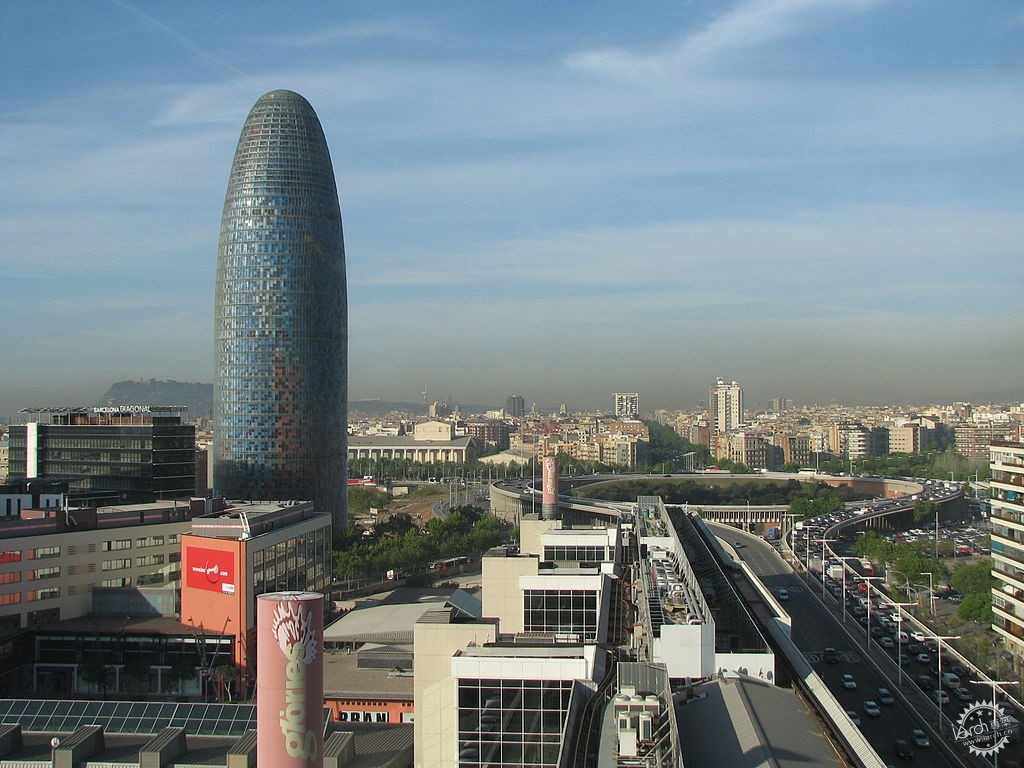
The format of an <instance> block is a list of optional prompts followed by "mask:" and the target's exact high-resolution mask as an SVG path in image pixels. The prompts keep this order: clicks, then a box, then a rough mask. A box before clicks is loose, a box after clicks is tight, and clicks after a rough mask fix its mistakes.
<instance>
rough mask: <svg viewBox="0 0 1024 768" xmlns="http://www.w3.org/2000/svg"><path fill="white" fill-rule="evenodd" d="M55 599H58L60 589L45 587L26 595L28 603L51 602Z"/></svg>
mask: <svg viewBox="0 0 1024 768" xmlns="http://www.w3.org/2000/svg"><path fill="white" fill-rule="evenodd" d="M55 597H60V587H46V588H45V589H36V590H33V591H31V592H29V593H28V599H29V602H32V601H33V600H52V599H53V598H55Z"/></svg>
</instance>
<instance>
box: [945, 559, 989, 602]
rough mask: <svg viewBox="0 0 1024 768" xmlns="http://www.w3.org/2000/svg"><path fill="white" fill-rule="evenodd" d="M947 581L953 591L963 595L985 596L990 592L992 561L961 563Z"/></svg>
mask: <svg viewBox="0 0 1024 768" xmlns="http://www.w3.org/2000/svg"><path fill="white" fill-rule="evenodd" d="M949 581H950V584H952V585H953V589H955V590H957V591H958V592H962V593H964V594H965V595H987V594H989V593H990V592H991V591H992V561H991V560H987V559H986V560H981V561H979V562H977V563H971V564H968V563H961V564H960V565H958V566H957V567H956V568H954V569H953V575H952V576H951V577H950V579H949ZM965 601H966V598H965ZM961 605H963V603H961Z"/></svg>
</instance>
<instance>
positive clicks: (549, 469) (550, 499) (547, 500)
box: [540, 456, 558, 520]
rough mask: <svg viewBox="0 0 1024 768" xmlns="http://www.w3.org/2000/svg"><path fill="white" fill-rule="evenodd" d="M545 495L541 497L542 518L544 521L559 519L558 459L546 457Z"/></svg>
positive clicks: (544, 474) (544, 466)
mask: <svg viewBox="0 0 1024 768" xmlns="http://www.w3.org/2000/svg"><path fill="white" fill-rule="evenodd" d="M543 468H544V473H543V481H544V488H543V491H544V495H543V496H541V506H540V517H541V519H542V520H556V519H557V518H558V458H557V457H556V456H545V457H544V465H543Z"/></svg>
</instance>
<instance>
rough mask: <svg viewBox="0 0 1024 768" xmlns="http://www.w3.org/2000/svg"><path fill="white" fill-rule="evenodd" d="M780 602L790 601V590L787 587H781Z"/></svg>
mask: <svg viewBox="0 0 1024 768" xmlns="http://www.w3.org/2000/svg"><path fill="white" fill-rule="evenodd" d="M779 600H782V601H783V602H785V601H786V600H789V590H788V589H786V588H785V587H779Z"/></svg>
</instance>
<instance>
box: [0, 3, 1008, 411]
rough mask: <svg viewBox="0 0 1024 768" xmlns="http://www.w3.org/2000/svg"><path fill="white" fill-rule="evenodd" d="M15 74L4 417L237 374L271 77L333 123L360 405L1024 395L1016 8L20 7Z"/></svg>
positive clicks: (7, 26)
mask: <svg viewBox="0 0 1024 768" xmlns="http://www.w3.org/2000/svg"><path fill="white" fill-rule="evenodd" d="M0 71H2V72H4V78H3V80H4V99H3V102H2V103H0V179H2V180H3V183H2V184H0V259H2V264H3V266H4V269H3V277H4V279H3V280H2V281H0V300H2V301H3V305H4V307H5V310H6V311H5V313H4V319H5V322H4V326H5V327H4V333H3V337H4V343H3V347H2V348H3V349H4V351H5V354H4V366H3V369H2V371H0V417H2V416H4V415H9V414H11V413H13V412H14V411H15V410H17V409H18V408H22V407H25V406H33V405H54V404H61V405H63V404H78V403H85V402H90V401H91V400H93V399H95V398H97V397H98V396H99V395H100V394H102V392H103V391H104V390H105V389H106V387H107V386H108V385H109V384H110V383H112V382H114V381H117V380H121V379H129V378H174V379H178V380H180V381H212V376H213V374H212V369H213V352H212V343H213V342H212V338H213V331H212V304H213V285H214V268H215V261H216V249H217V235H218V230H219V221H220V213H221V206H222V204H223V197H224V192H225V189H226V185H227V178H228V172H229V169H230V164H231V158H232V154H233V152H234V147H235V143H236V141H237V139H238V133H239V131H240V129H241V126H242V123H243V121H244V120H245V116H246V114H247V113H248V110H249V108H250V107H251V106H252V104H253V103H254V102H255V100H256V99H257V98H258V97H259V96H260V95H261V94H263V93H265V92H266V91H269V90H273V89H275V88H288V89H291V90H295V91H298V92H299V93H301V94H303V95H304V96H305V97H306V98H307V99H309V101H310V102H311V103H312V105H313V107H314V108H315V109H316V110H317V113H318V114H319V116H320V120H321V122H322V124H323V126H324V131H325V133H326V135H327V140H328V144H329V146H330V149H331V154H332V158H333V161H334V166H335V174H336V176H337V179H338V186H339V192H340V196H341V205H342V214H343V218H344V226H345V241H346V248H347V252H348V280H349V314H350V320H349V337H350V342H349V344H350V353H349V354H350V361H349V362H350V370H349V380H350V397H351V398H353V399H361V398H372V397H378V396H380V397H383V398H385V399H396V400H408V401H416V400H419V399H420V397H421V395H420V393H421V392H422V390H423V389H424V387H426V389H427V390H428V391H429V392H430V397H431V399H434V398H442V397H446V396H447V395H448V394H449V393H451V394H452V395H453V396H454V398H455V399H456V400H458V401H460V402H463V403H482V404H495V405H498V404H501V403H503V402H504V398H505V396H506V395H507V394H509V393H511V392H521V393H522V394H523V395H524V396H525V397H526V400H527V402H528V403H529V402H537V403H538V406H540V407H547V406H554V405H557V404H558V403H562V402H565V403H567V404H568V405H569V406H570V407H580V408H584V407H600V406H606V405H607V404H608V402H609V398H610V393H611V392H614V391H623V390H625V391H639V392H640V396H641V408H642V409H643V410H645V411H646V410H649V409H652V408H655V407H689V406H692V405H694V404H696V402H697V401H699V400H702V399H706V397H707V387H708V385H709V384H710V383H711V382H713V381H714V378H715V377H716V376H724V377H726V378H731V379H737V380H738V381H740V382H741V383H742V384H743V385H744V387H745V388H746V390H747V392H748V399H749V400H751V401H758V400H760V401H766V400H767V399H769V398H771V397H773V396H778V395H780V394H782V395H787V396H789V397H790V398H792V399H795V400H799V401H805V402H827V401H828V400H830V399H833V398H835V399H839V400H842V401H846V402H851V403H869V402H883V401H893V400H903V401H932V400H934V401H938V400H953V399H961V398H965V397H971V396H975V397H977V396H979V395H980V394H984V393H992V392H1007V391H1016V392H1021V391H1022V389H1024V387H1022V386H1021V381H1022V378H1024V354H1021V353H1020V350H1021V348H1022V341H1024V323H1022V322H1021V317H1022V311H1021V308H1020V302H1021V298H1020V297H1021V289H1022V287H1024V266H1022V265H1024V260H1022V256H1024V218H1022V213H1021V212H1022V210H1024V159H1022V158H1024V155H1022V148H1024V7H1022V6H1021V5H1020V4H1019V3H1017V2H1010V1H1009V0H1007V1H1005V2H996V1H987V0H976V1H975V2H969V3H965V2H962V0H957V1H946V0H890V1H889V2H885V1H883V0H746V1H744V0H738V1H736V2H674V3H670V2H637V3H618V2H615V3H613V2H591V3H588V4H586V5H585V6H580V5H579V4H576V3H569V2H523V3H495V2H456V1H454V0H453V1H450V2H444V3H440V2H438V3H433V2H409V3H400V2H376V3H359V4H357V3H350V2H344V3H342V2H323V3H318V2H308V3H297V4H289V5H288V6H287V7H285V4H282V3H269V2H268V3H261V2H246V3H200V2H181V3H173V4H171V3H157V2H129V1H127V0H93V1H91V2H46V1H45V0H42V1H40V2H21V3H18V2H7V3H2V4H0Z"/></svg>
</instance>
